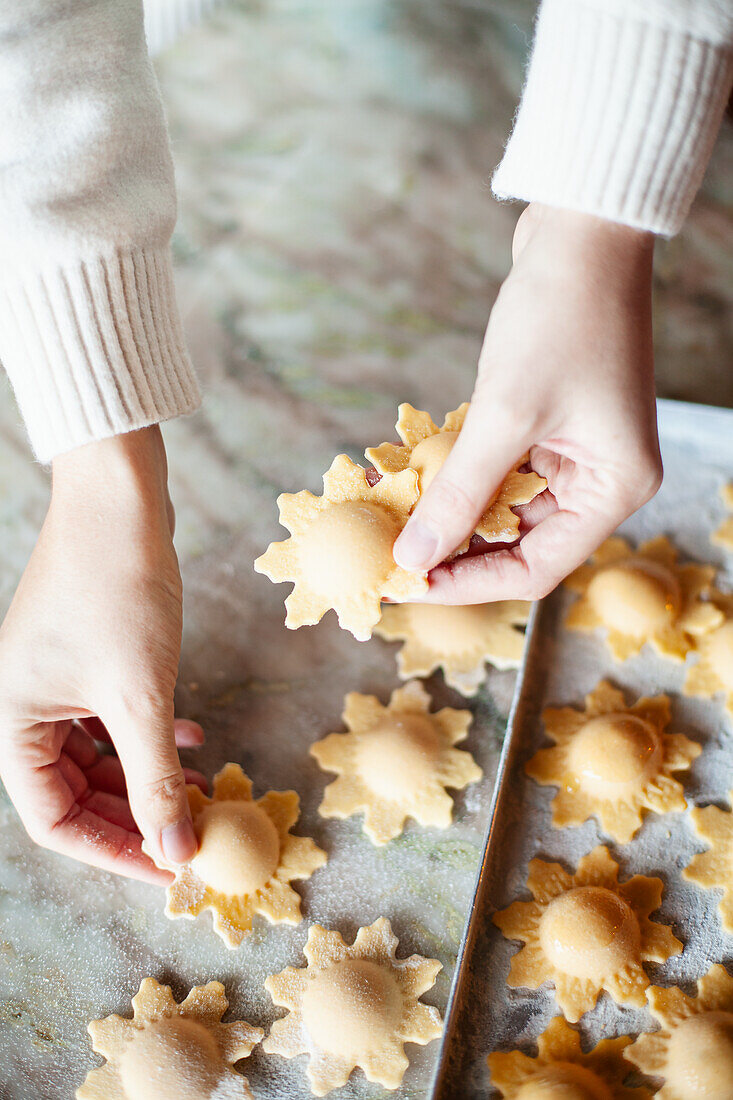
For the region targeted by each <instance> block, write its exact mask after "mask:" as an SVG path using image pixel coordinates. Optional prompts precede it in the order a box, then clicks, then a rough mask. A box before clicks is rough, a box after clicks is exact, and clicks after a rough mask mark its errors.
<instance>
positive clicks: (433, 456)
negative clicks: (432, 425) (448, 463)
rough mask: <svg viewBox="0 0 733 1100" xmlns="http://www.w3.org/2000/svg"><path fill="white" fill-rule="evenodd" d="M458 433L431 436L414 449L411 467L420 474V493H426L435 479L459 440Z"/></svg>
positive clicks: (441, 433) (442, 433)
mask: <svg viewBox="0 0 733 1100" xmlns="http://www.w3.org/2000/svg"><path fill="white" fill-rule="evenodd" d="M458 434H459V433H458V432H440V433H439V434H438V435H429V436H428V437H427V438H426V439H423V440H422V442H421V443H418V444H417V446H416V447H414V448H413V451H412V455H411V457H410V466H412V468H413V470H417V473H418V478H419V480H418V485H419V486H420V492H421V493H424V492H425V491H426V489H427V488H428V487H429V486H430V484H431V483H432V481H433V480H434V478H435V475H436V474H437V473H438V471H439V470H440V468H441V466H442V465H443V463H444V462H445V460H446V458H447V457H448V455H449V454H450V453H451V451H452V450H453V447H454V444H455V442H456V440H457V439H458Z"/></svg>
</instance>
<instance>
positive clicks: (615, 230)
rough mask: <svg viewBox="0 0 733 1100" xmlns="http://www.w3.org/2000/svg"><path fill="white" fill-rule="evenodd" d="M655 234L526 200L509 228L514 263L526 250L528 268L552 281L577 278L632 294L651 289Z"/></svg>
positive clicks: (599, 287) (591, 215) (574, 211)
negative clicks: (529, 261) (512, 229)
mask: <svg viewBox="0 0 733 1100" xmlns="http://www.w3.org/2000/svg"><path fill="white" fill-rule="evenodd" d="M654 239H655V238H654V234H653V233H649V232H647V231H646V230H641V229H636V228H634V227H633V226H630V225H623V224H622V223H620V222H613V221H609V220H608V219H606V218H598V217H596V216H595V215H593V214H584V213H581V212H580V211H576V210H564V209H561V208H559V207H551V206H543V205H542V204H539V203H531V204H530V205H529V206H528V207H527V208H526V209H525V210H524V211H523V212H522V214H521V215H520V218H519V221H518V222H517V226H516V228H515V232H514V242H513V250H514V261H515V263H516V261H517V259H518V258H519V256H520V255H521V254H522V253H523V252H524V251H525V249H526V250H527V252H528V254H529V253H532V255H533V257H534V260H533V267H537V268H541V269H543V270H544V271H545V275H546V276H547V277H549V278H552V279H553V280H555V281H560V282H562V281H563V280H564V279H569V280H571V281H572V280H577V279H578V278H580V279H581V280H583V281H586V282H587V283H588V285H597V286H598V289H601V287H603V286H604V285H605V286H606V287H607V289H609V290H610V289H611V287H615V288H616V289H617V291H618V292H620V293H622V294H623V293H624V290H626V291H628V292H629V293H630V294H632V295H634V294H637V293H639V291H640V290H641V289H642V288H644V287H646V288H648V290H649V291H650V290H651V279H652V265H653V259H654Z"/></svg>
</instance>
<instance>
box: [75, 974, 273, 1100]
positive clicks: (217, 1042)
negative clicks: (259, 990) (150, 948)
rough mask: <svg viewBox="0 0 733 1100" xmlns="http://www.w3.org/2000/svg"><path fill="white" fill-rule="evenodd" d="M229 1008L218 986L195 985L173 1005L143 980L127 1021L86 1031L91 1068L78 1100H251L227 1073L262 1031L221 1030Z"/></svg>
mask: <svg viewBox="0 0 733 1100" xmlns="http://www.w3.org/2000/svg"><path fill="white" fill-rule="evenodd" d="M227 1007H228V1002H227V999H226V996H225V993H224V986H223V985H222V984H221V982H209V983H208V985H197V986H194V988H193V989H192V990H191V992H190V993H189V994H188V996H187V997H186V999H185V1000H184V1001H182V1002H181V1003H180V1004H177V1003H176V1001H175V999H174V997H173V994H172V993H171V990H170V987H169V986H167V985H160V984H159V983H158V982H157V981H156V980H155V978H146V979H145V980H144V981H143V983H142V984H141V986H140V991H139V993H138V994H137V995H136V996H135V997H133V999H132V1008H133V1017H132V1019H131V1020H129V1019H125V1018H124V1017H122V1016H107V1018H106V1019H104V1020H93V1021H92V1022H91V1023H90V1024H89V1034H90V1035H91V1037H92V1043H93V1046H94V1050H95V1051H96V1052H97V1054H101V1055H102V1056H103V1057H104V1058H105V1059H106V1063H105V1065H103V1066H102V1067H101V1068H100V1069H93V1070H91V1072H90V1073H89V1074H88V1076H87V1079H86V1081H85V1082H84V1084H83V1085H81V1086H80V1087H79V1088H78V1089H77V1091H76V1096H77V1100H203V1098H204V1097H206V1098H207V1100H209V1098H212V1100H213V1097H217V1100H218V1098H221V1100H253V1097H252V1093H251V1092H250V1090H249V1087H248V1085H247V1080H246V1078H245V1077H242V1076H241V1075H240V1074H239V1073H237V1072H236V1071H235V1070H234V1069H232V1066H233V1064H234V1063H235V1062H238V1061H239V1060H240V1058H246V1057H247V1056H248V1055H249V1054H251V1052H252V1049H253V1047H254V1046H255V1045H256V1044H257V1043H259V1041H260V1039H261V1038H262V1036H263V1035H264V1032H263V1031H262V1029H261V1028H259V1027H252V1026H251V1024H247V1023H245V1022H244V1021H243V1020H236V1021H234V1022H232V1023H226V1024H225V1023H222V1016H223V1015H224V1013H225V1012H226V1010H227Z"/></svg>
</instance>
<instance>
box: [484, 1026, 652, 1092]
mask: <svg viewBox="0 0 733 1100" xmlns="http://www.w3.org/2000/svg"><path fill="white" fill-rule="evenodd" d="M630 1042H631V1039H630V1038H629V1037H628V1036H626V1035H624V1036H622V1037H621V1038H619V1039H602V1040H601V1041H600V1043H599V1044H598V1046H596V1047H594V1048H593V1050H590V1051H588V1053H587V1054H584V1053H583V1051H582V1050H581V1047H580V1035H579V1034H578V1032H577V1031H575V1029H574V1028H572V1027H570V1025H569V1024H568V1023H567V1022H566V1021H565V1020H564V1019H563V1018H562V1016H555V1018H554V1019H552V1020H550V1023H549V1024H548V1026H547V1030H546V1031H545V1032H544V1033H543V1034H542V1035H540V1036H539V1038H538V1039H537V1057H536V1058H530V1057H529V1056H528V1055H526V1054H522V1052H521V1051H519V1050H513V1051H511V1052H510V1053H508V1054H504V1053H501V1052H499V1051H497V1052H496V1053H494V1054H490V1055H489V1068H490V1070H491V1082H492V1084H493V1085H494V1086H495V1088H497V1089H498V1090H499V1092H500V1093H501V1095H502V1097H503V1098H504V1100H649V1097H650V1096H651V1092H650V1090H649V1089H648V1088H645V1087H644V1086H638V1087H635V1088H631V1087H627V1086H626V1085H624V1080H625V1078H626V1077H628V1075H629V1066H628V1063H627V1062H624V1059H623V1052H624V1050H625V1048H626V1047H628V1045H629V1043H630Z"/></svg>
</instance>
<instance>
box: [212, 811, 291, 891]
mask: <svg viewBox="0 0 733 1100" xmlns="http://www.w3.org/2000/svg"><path fill="white" fill-rule="evenodd" d="M195 831H196V836H197V837H198V840H199V850H198V852H197V853H196V855H195V856H194V858H193V859H192V861H191V866H192V867H193V869H194V871H195V872H196V874H197V875H198V876H199V878H200V879H201V880H202V881H203V882H205V883H206V885H207V886H210V887H212V889H214V890H218V891H219V892H220V893H222V894H232V895H236V894H253V893H255V891H257V890H259V889H261V887H263V886H264V885H265V883H266V882H268V881H269V879H270V878H271V877H272V874H273V872H274V871H275V870H276V868H277V865H278V862H279V860H280V838H279V836H278V832H277V828H276V827H275V824H274V822H273V821H272V819H271V818H269V817H268V816H267V814H266V813H265V811H264V810H263V809H262V808H261V807H260V806H258V805H257V803H256V802H244V801H238V802H214V803H212V804H211V805H210V806H207V807H206V808H205V809H204V810H203V811H202V812H201V813H200V814H199V815H198V817H197V818H196V823H195Z"/></svg>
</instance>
